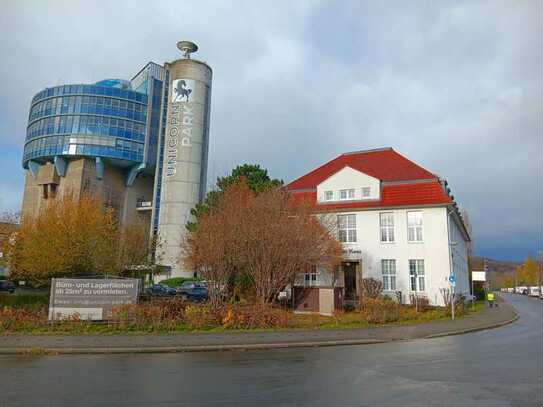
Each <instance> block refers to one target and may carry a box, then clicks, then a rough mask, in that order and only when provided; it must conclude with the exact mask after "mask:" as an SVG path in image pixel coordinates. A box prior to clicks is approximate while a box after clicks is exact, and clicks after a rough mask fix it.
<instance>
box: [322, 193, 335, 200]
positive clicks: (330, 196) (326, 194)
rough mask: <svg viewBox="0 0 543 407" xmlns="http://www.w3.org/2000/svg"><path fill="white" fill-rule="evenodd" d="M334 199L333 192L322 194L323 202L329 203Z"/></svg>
mask: <svg viewBox="0 0 543 407" xmlns="http://www.w3.org/2000/svg"><path fill="white" fill-rule="evenodd" d="M333 199H334V192H333V191H325V192H324V200H325V201H331V200H333Z"/></svg>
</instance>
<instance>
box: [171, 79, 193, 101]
mask: <svg viewBox="0 0 543 407" xmlns="http://www.w3.org/2000/svg"><path fill="white" fill-rule="evenodd" d="M193 87H194V81H192V80H190V79H177V80H175V81H173V94H172V102H173V103H176V102H188V101H189V98H190V94H191V93H192V88H193ZM183 99H184V100H183Z"/></svg>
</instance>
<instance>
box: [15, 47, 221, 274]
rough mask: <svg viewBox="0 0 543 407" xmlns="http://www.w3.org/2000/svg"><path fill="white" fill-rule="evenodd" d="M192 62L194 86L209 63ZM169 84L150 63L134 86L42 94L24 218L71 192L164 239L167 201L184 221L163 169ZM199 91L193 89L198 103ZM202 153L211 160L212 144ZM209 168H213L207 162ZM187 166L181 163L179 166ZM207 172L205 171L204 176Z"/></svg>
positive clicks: (172, 264)
mask: <svg viewBox="0 0 543 407" xmlns="http://www.w3.org/2000/svg"><path fill="white" fill-rule="evenodd" d="M196 48H197V47H196ZM186 59H187V60H185V63H186V66H187V67H190V69H189V70H188V72H187V74H186V75H185V76H186V77H187V81H190V80H192V79H190V78H191V77H192V76H191V75H193V73H192V71H195V72H196V71H197V69H199V65H198V64H200V65H205V64H203V63H201V62H198V61H193V60H191V59H190V55H188V56H187V55H186ZM175 62H176V61H174V63H175ZM205 66H206V67H207V65H205ZM194 67H196V68H194ZM207 69H209V68H207ZM209 72H210V69H209ZM187 75H188V76H187ZM169 77H170V69H169V68H168V64H165V66H162V65H158V64H156V63H153V62H149V63H148V64H146V65H145V66H144V67H143V68H142V69H141V70H140V71H139V72H138V73H137V74H136V75H135V76H134V77H133V78H132V79H131V80H124V79H105V80H101V81H98V82H96V83H93V84H69V85H62V86H55V87H52V88H46V89H44V90H42V91H40V92H38V93H37V94H36V95H35V96H34V98H33V99H32V101H31V104H30V112H29V116H28V126H27V131H26V138H25V145H24V150H23V159H22V165H23V168H24V169H25V170H27V175H26V180H25V190H24V198H23V208H22V212H23V216H29V215H30V216H32V215H35V214H36V213H38V212H39V210H40V207H42V206H43V205H44V204H45V203H46V201H47V200H51V199H55V198H56V196H60V195H62V194H65V193H68V192H69V193H70V194H75V195H76V196H81V195H82V194H92V195H95V196H97V197H99V198H101V199H102V201H103V202H104V204H105V205H107V206H109V207H112V208H113V209H115V211H116V213H117V214H118V218H119V220H120V222H121V223H127V222H132V221H135V220H138V221H143V222H145V223H146V224H147V225H148V227H149V233H150V235H160V230H159V229H160V225H161V223H160V216H161V202H163V201H164V200H165V202H168V204H170V205H172V206H175V209H173V210H172V209H170V210H169V212H168V211H167V210H166V209H168V208H166V209H165V210H166V213H167V215H165V216H167V217H168V218H169V219H171V218H172V216H181V215H183V216H184V215H185V212H186V211H187V209H186V208H183V209H182V210H181V209H177V208H178V207H177V206H176V205H177V204H178V202H177V201H175V199H174V201H172V196H175V193H174V191H169V192H168V193H167V194H166V197H164V196H163V195H164V191H163V179H165V180H166V181H169V179H168V178H167V174H166V171H165V169H164V161H165V149H166V147H165V146H168V140H167V137H166V128H167V122H168V112H169V110H168V107H169V105H170V103H169V95H170V94H171V93H172V90H171V89H170V83H169ZM210 78H211V76H210V74H209V81H210V80H211V79H210ZM192 81H193V82H194V80H192ZM193 82H190V83H193ZM209 87H210V82H209ZM198 92H199V91H197V90H195V94H194V95H193V96H194V98H196V97H197V96H198V94H199V93H198ZM188 99H189V98H188V96H187V100H186V104H187V106H189V105H191V106H192V105H193V104H194V105H195V106H198V104H197V102H198V101H197V100H196V99H195V101H194V102H193V101H192V100H191V101H190V103H189V100H188ZM208 105H209V103H208ZM207 108H208V109H209V106H207ZM206 114H207V117H209V113H208V112H206ZM207 127H208V126H206V132H207ZM205 136H206V137H207V133H206V135H205ZM195 140H196V139H195ZM168 148H169V147H168ZM185 148H186V146H185ZM168 151H170V149H169V150H168ZM186 151H189V150H186ZM202 153H203V154H205V157H207V141H206V144H205V151H203V152H202ZM202 153H199V154H200V155H201V154H202ZM180 154H181V151H180ZM166 160H167V161H168V158H166ZM198 160H199V157H198V156H195V155H194V154H192V156H191V157H190V162H191V163H194V162H197V161H198ZM204 161H205V166H206V167H207V158H206V159H205V160H204ZM182 163H183V161H182V160H181V156H180V161H179V165H182ZM203 165H204V164H202V166H203ZM180 168H181V167H180ZM205 171H206V168H203V169H201V171H200V172H201V173H202V174H205ZM163 173H164V174H166V175H164V174H163ZM191 173H194V169H192V170H191ZM164 176H166V178H164ZM176 185H178V184H176ZM179 185H180V184H179ZM170 189H171V188H170ZM172 194H173V195H172ZM202 198H203V194H199V195H198V196H197V197H196V198H188V199H187V198H184V201H183V202H184V203H185V204H189V205H194V204H196V203H198V202H199V201H200V200H201V199H202ZM185 206H186V205H185ZM179 211H183V213H181V212H180V213H177V212H179ZM164 222H166V223H168V219H165V220H163V223H164ZM164 227H166V226H164ZM178 229H183V230H174V231H173V232H172V230H171V228H170V230H169V232H168V240H171V241H173V240H175V241H176V242H177V241H179V240H180V238H181V236H182V234H183V233H185V230H184V228H178ZM176 244H177V243H176ZM164 266H165V269H166V270H172V269H177V268H178V267H177V261H176V260H175V259H174V260H172V259H170V261H169V263H168V264H164ZM170 274H171V273H170ZM173 275H179V273H174V274H173Z"/></svg>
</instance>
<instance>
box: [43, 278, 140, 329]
mask: <svg viewBox="0 0 543 407" xmlns="http://www.w3.org/2000/svg"><path fill="white" fill-rule="evenodd" d="M138 288H139V280H138V279H136V278H127V279H83V278H53V279H52V280H51V297H50V300H49V320H50V321H55V320H61V319H66V318H68V317H73V316H76V315H77V316H78V317H79V318H81V319H91V320H104V319H108V318H109V317H110V312H111V310H112V308H114V307H116V306H119V305H124V304H136V303H137V301H138V291H139V290H138Z"/></svg>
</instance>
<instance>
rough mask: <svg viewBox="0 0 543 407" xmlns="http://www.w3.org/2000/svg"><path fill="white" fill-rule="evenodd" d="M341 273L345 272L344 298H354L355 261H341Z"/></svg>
mask: <svg viewBox="0 0 543 407" xmlns="http://www.w3.org/2000/svg"><path fill="white" fill-rule="evenodd" d="M342 266H343V273H344V274H345V299H346V300H355V299H356V263H354V262H350V263H343V264H342Z"/></svg>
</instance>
